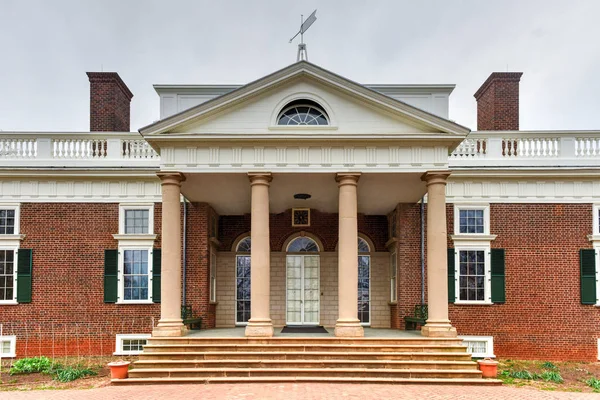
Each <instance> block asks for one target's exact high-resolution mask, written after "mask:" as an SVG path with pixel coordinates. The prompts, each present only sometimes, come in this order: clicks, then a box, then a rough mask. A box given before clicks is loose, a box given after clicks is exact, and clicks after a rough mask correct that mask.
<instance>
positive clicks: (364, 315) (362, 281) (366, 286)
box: [358, 238, 371, 324]
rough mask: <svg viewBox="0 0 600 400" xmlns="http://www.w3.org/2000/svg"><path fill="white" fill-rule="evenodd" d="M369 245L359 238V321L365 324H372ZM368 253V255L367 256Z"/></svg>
mask: <svg viewBox="0 0 600 400" xmlns="http://www.w3.org/2000/svg"><path fill="white" fill-rule="evenodd" d="M369 251H370V249H369V244H368V243H367V242H366V240H364V239H362V238H358V319H359V320H360V322H361V323H363V324H368V323H370V322H371V319H370V317H369V314H370V313H369V311H370V308H371V307H370V289H371V256H370V255H369V254H368V253H369ZM365 253H366V254H365Z"/></svg>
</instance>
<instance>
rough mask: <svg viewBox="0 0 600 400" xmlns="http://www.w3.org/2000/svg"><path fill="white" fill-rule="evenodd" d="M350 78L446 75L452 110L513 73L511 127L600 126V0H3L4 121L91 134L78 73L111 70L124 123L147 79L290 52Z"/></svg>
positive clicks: (174, 78)
mask: <svg viewBox="0 0 600 400" xmlns="http://www.w3.org/2000/svg"><path fill="white" fill-rule="evenodd" d="M315 8H317V9H318V11H317V18H318V19H317V21H316V23H315V24H314V25H313V26H312V27H311V28H310V30H309V31H308V33H307V34H306V36H305V42H306V43H307V46H308V52H309V61H311V62H312V63H315V64H317V65H320V66H321V67H324V68H326V69H328V70H331V71H333V72H335V73H338V74H340V75H342V76H345V77H347V78H349V79H351V80H354V81H356V82H360V83H411V84H415V83H427V84H430V83H453V84H456V89H455V91H454V92H453V94H452V95H451V97H450V118H451V119H453V120H455V121H457V122H458V123H460V124H463V125H466V126H468V127H470V128H471V129H473V130H475V129H476V104H475V99H474V98H473V93H475V91H476V90H477V89H478V87H479V86H480V85H481V84H482V83H483V81H484V80H485V79H486V78H487V77H488V75H489V74H490V73H491V72H493V71H507V70H509V71H522V72H523V73H524V74H523V77H522V79H521V129H527V130H532V129H600V96H599V93H600V23H598V18H599V16H600V0H569V1H567V0H565V1H555V0H540V1H537V0H536V1H534V0H530V1H527V0H520V1H506V0H502V1H500V0H498V1H491V0H489V1H488V0H485V1H484V0H465V1H455V0H438V1H416V0H413V1H403V0H392V1H376V0H370V1H358V0H356V1H355V0H344V1H331V0H329V1H313V0H305V1H287V0H272V1H266V0H265V1H247V0H239V1H225V0H212V1H202V0H164V1H158V0H156V1H141V0H136V1H134V0H129V1H127V0H110V1H107V0H103V1H97V0H72V1H67V0H61V1H59V0H53V1H44V0H39V1H32V0H0V130H4V131H12V130H21V131H36V130H40V131H87V130H89V82H88V79H87V76H86V75H85V72H86V71H100V70H104V71H116V72H118V73H119V74H120V75H121V77H122V78H123V80H124V81H125V83H126V84H127V85H128V86H129V88H130V89H131V91H132V92H133V94H134V98H133V100H132V109H131V128H132V130H137V129H139V128H140V127H142V126H144V125H147V124H149V123H151V122H153V121H155V120H157V119H158V116H159V99H158V95H157V94H156V93H155V92H154V89H153V88H152V85H153V84H156V83H186V84H200V83H247V82H249V81H252V80H254V79H257V78H260V77H261V76H264V75H266V74H268V73H270V72H273V71H275V70H277V69H280V68H282V67H285V66H287V65H289V64H291V63H293V62H295V60H296V43H297V42H295V43H294V44H288V40H289V38H290V37H291V36H292V35H293V34H294V33H295V31H297V29H298V26H299V19H300V14H304V15H305V16H306V15H308V14H309V13H310V12H311V11H312V10H314V9H315Z"/></svg>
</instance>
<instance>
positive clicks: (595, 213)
mask: <svg viewBox="0 0 600 400" xmlns="http://www.w3.org/2000/svg"><path fill="white" fill-rule="evenodd" d="M599 216H600V204H594V205H593V207H592V226H593V228H594V230H593V232H592V235H593V236H600V227H599V221H598V220H599Z"/></svg>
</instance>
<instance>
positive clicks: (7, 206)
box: [0, 203, 21, 238]
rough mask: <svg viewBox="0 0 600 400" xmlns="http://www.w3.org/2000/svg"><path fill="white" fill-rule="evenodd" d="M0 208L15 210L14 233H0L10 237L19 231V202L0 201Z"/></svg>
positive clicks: (0, 235) (1, 235)
mask: <svg viewBox="0 0 600 400" xmlns="http://www.w3.org/2000/svg"><path fill="white" fill-rule="evenodd" d="M0 210H14V211H15V231H14V233H0V238H1V237H10V236H13V235H19V234H20V233H21V204H20V203H0Z"/></svg>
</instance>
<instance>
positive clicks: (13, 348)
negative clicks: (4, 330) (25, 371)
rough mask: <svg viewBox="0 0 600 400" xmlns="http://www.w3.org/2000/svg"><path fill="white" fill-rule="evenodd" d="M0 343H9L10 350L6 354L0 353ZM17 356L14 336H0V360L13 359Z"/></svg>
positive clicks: (0, 348)
mask: <svg viewBox="0 0 600 400" xmlns="http://www.w3.org/2000/svg"><path fill="white" fill-rule="evenodd" d="M1 342H9V343H10V349H9V350H8V353H2V343H1ZM16 356H17V336H15V335H3V336H0V360H1V359H2V358H3V357H8V358H13V357H16Z"/></svg>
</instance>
